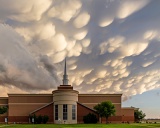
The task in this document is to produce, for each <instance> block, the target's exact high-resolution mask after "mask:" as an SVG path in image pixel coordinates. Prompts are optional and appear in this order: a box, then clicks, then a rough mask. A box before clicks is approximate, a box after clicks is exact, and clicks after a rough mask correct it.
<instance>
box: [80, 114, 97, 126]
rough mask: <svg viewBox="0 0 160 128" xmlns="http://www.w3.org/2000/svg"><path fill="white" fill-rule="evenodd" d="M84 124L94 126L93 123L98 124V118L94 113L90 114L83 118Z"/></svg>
mask: <svg viewBox="0 0 160 128" xmlns="http://www.w3.org/2000/svg"><path fill="white" fill-rule="evenodd" d="M83 122H84V123H86V124H92V123H94V124H95V123H97V122H98V119H97V116H96V115H95V114H93V113H89V114H88V115H86V116H84V117H83Z"/></svg>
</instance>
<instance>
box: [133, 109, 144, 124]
mask: <svg viewBox="0 0 160 128" xmlns="http://www.w3.org/2000/svg"><path fill="white" fill-rule="evenodd" d="M145 116H146V114H145V113H143V112H142V110H136V111H135V112H134V118H135V121H136V122H139V121H141V120H142V119H144V117H145Z"/></svg>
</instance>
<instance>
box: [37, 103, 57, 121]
mask: <svg viewBox="0 0 160 128" xmlns="http://www.w3.org/2000/svg"><path fill="white" fill-rule="evenodd" d="M53 113H54V111H53V104H50V105H48V106H46V107H44V108H42V109H40V110H38V111H36V112H35V113H34V114H35V115H36V116H39V115H41V116H44V115H47V116H48V117H49V120H48V122H54V119H53Z"/></svg>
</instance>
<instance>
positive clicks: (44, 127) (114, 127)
mask: <svg viewBox="0 0 160 128" xmlns="http://www.w3.org/2000/svg"><path fill="white" fill-rule="evenodd" d="M6 127H7V128H160V124H70V125H69V124H68V125H67V124H66V125H65V124H58V125H57V124H10V125H0V128H6Z"/></svg>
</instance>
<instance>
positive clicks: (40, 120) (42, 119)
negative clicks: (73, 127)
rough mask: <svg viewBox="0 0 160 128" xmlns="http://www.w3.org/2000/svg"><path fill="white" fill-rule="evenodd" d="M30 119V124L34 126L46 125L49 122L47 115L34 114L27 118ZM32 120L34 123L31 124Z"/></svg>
mask: <svg viewBox="0 0 160 128" xmlns="http://www.w3.org/2000/svg"><path fill="white" fill-rule="evenodd" d="M29 118H30V121H31V123H34V124H41V123H44V124H46V123H47V122H48V120H49V117H48V116H47V115H44V116H41V115H39V116H36V115H35V114H34V115H30V116H29ZM32 118H34V122H32Z"/></svg>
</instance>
